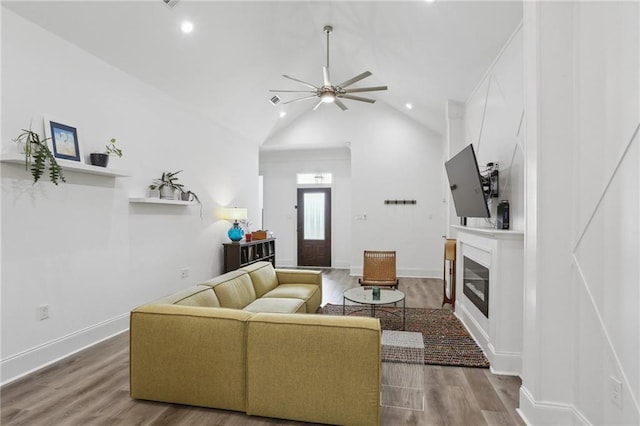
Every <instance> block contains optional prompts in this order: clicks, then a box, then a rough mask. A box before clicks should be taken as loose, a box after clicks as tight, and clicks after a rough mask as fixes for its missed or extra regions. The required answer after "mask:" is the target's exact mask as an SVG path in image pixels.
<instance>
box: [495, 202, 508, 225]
mask: <svg viewBox="0 0 640 426" xmlns="http://www.w3.org/2000/svg"><path fill="white" fill-rule="evenodd" d="M497 216H498V218H497V220H496V228H498V229H509V201H507V200H502V201H500V203H499V204H498V215H497Z"/></svg>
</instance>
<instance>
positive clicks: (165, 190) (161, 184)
mask: <svg viewBox="0 0 640 426" xmlns="http://www.w3.org/2000/svg"><path fill="white" fill-rule="evenodd" d="M181 171H182V170H178V171H177V172H164V173H162V176H161V177H160V179H155V180H154V181H153V183H152V184H151V185H149V189H150V190H154V189H158V190H159V191H160V199H162V200H175V199H176V195H177V194H178V193H180V194H181V193H182V192H183V188H184V185H182V184H181V183H176V181H177V180H178V178H177V177H176V175H177V174H178V173H180V172H181Z"/></svg>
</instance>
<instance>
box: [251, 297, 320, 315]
mask: <svg viewBox="0 0 640 426" xmlns="http://www.w3.org/2000/svg"><path fill="white" fill-rule="evenodd" d="M242 310H243V311H249V312H272V313H282V314H304V313H306V312H307V308H306V304H305V303H304V300H301V299H279V298H275V297H273V298H269V297H266V298H261V299H256V300H254V301H253V302H251V303H250V304H248V305H247V306H245V307H244V308H243V309H242Z"/></svg>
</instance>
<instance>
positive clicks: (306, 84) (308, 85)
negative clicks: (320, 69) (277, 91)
mask: <svg viewBox="0 0 640 426" xmlns="http://www.w3.org/2000/svg"><path fill="white" fill-rule="evenodd" d="M282 76H283V77H284V78H288V79H289V80H293V81H297V82H298V83H302V84H304V85H305V86H307V87H310V88H312V89H316V90H318V88H317V87H316V86H314V85H313V84H311V83H307V82H306V81H302V80H300V79H297V78H295V77H290V76H288V75H286V74H282Z"/></svg>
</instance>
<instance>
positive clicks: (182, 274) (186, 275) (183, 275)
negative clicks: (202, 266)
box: [180, 268, 189, 279]
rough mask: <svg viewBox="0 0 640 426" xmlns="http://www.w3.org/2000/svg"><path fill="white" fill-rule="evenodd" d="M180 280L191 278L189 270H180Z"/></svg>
mask: <svg viewBox="0 0 640 426" xmlns="http://www.w3.org/2000/svg"><path fill="white" fill-rule="evenodd" d="M180 278H182V279H185V278H189V268H182V269H180Z"/></svg>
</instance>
